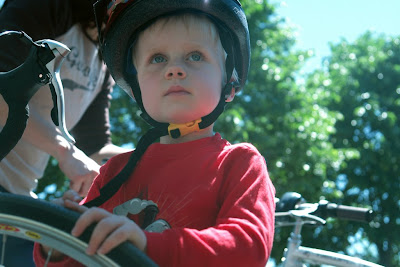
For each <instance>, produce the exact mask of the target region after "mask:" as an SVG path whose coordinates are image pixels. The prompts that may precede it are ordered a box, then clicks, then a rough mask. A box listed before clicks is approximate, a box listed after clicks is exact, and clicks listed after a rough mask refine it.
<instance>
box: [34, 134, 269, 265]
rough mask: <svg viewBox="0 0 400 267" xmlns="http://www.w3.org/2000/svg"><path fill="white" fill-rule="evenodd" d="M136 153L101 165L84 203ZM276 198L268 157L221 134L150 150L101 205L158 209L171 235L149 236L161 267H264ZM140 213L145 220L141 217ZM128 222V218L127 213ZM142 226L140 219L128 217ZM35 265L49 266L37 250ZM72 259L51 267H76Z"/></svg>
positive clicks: (149, 251)
mask: <svg viewBox="0 0 400 267" xmlns="http://www.w3.org/2000/svg"><path fill="white" fill-rule="evenodd" d="M129 156H130V153H126V154H122V155H119V156H116V157H114V158H112V159H111V160H110V161H109V162H107V164H106V165H105V166H103V167H102V169H101V172H100V175H99V176H98V177H97V178H96V180H95V182H94V184H93V185H92V187H91V189H90V191H89V194H88V196H87V198H86V199H85V200H84V201H85V202H87V201H89V200H91V199H94V198H95V197H97V196H98V195H99V189H100V188H101V187H103V186H104V185H105V184H106V183H107V182H108V181H109V180H110V179H112V178H113V177H114V176H115V175H116V174H117V173H118V172H119V171H120V170H121V169H122V168H123V166H125V164H126V162H127V161H128V158H129ZM274 193H275V189H274V187H273V185H272V183H271V181H270V179H269V176H268V172H267V167H266V163H265V160H264V158H263V157H262V156H261V155H260V154H259V152H258V151H257V150H256V148H255V147H254V146H252V145H251V144H247V143H242V144H235V145H231V144H229V143H228V142H227V141H226V140H224V139H222V138H221V136H220V135H219V134H216V135H215V136H213V137H209V138H203V139H200V140H196V141H192V142H187V143H181V144H173V145H165V144H159V143H157V144H153V145H151V146H150V147H149V148H148V150H147V151H146V153H145V154H144V156H143V157H142V159H141V160H140V162H139V165H138V166H137V168H136V170H135V172H134V173H133V174H132V175H131V177H130V178H129V180H128V181H127V182H126V183H125V184H124V185H123V186H122V187H121V188H120V189H119V191H118V192H117V193H116V194H115V195H114V196H113V197H112V198H111V199H109V200H108V201H107V202H106V203H104V204H103V205H102V206H101V207H102V208H104V209H106V210H108V211H110V212H113V209H114V208H115V207H117V206H120V205H121V204H123V203H125V202H127V201H128V200H131V199H134V198H139V199H144V200H151V201H153V202H154V203H156V204H157V206H158V208H159V213H158V214H157V217H156V220H157V219H164V220H165V221H167V222H168V223H169V225H170V226H171V229H167V230H165V231H163V232H162V233H154V232H146V231H145V233H146V236H147V255H148V256H149V257H150V258H152V259H153V260H154V261H155V262H156V263H157V264H159V265H160V266H174V267H176V266H252V267H256V266H265V264H266V261H267V259H268V257H269V254H270V252H271V248H272V242H273V233H274V209H275V204H274ZM139 215H140V214H139ZM128 216H130V215H128ZM130 217H131V218H132V219H134V220H135V222H137V223H138V224H139V225H140V224H141V222H140V219H139V218H140V216H130ZM34 256H35V261H36V263H37V264H38V265H40V263H41V262H44V259H43V258H42V257H41V255H40V252H39V251H38V248H37V247H36V250H35V253H34ZM76 264H77V263H76V262H74V263H73V262H72V259H66V260H65V261H63V262H59V263H55V264H51V265H49V266H76Z"/></svg>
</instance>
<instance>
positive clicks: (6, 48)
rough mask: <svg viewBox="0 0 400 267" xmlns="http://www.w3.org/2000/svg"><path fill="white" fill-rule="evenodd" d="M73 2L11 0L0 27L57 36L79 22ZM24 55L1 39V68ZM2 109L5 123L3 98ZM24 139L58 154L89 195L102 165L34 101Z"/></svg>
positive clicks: (78, 188)
mask: <svg viewBox="0 0 400 267" xmlns="http://www.w3.org/2000/svg"><path fill="white" fill-rule="evenodd" d="M70 2H73V1H66V0H51V1H50V0H35V1H31V0H8V1H7V2H6V4H5V6H3V8H2V9H1V11H0V29H1V30H23V31H25V32H26V33H27V34H28V35H30V36H31V37H32V39H33V40H38V39H45V38H50V39H52V38H55V37H56V36H58V35H61V34H63V33H64V32H66V31H67V30H68V29H69V27H71V26H72V25H73V24H74V23H75V22H76V21H75V20H76V17H74V16H73V15H72V10H71V5H70ZM83 2H84V1H83ZM21 49H22V48H21ZM22 54H23V53H21V50H20V47H18V46H15V45H14V44H9V43H6V42H0V71H4V70H10V69H12V68H13V67H16V66H17V65H18V64H19V63H20V62H21V56H20V55H22ZM16 90H18V88H16ZM0 109H1V110H0V111H1V112H0V124H2V125H4V123H5V120H6V118H7V115H8V110H7V107H6V104H5V102H4V100H3V99H2V98H0ZM22 139H24V140H25V141H26V142H29V143H31V144H33V145H34V146H36V147H37V148H38V149H40V150H42V151H44V152H46V153H48V154H49V155H52V156H53V157H55V158H56V159H57V160H58V162H59V166H60V169H61V170H62V171H63V172H64V173H65V175H66V176H67V177H68V178H69V179H70V180H71V188H72V189H74V190H76V191H77V192H79V193H80V194H81V195H85V194H86V192H87V190H88V189H89V187H90V184H91V182H92V180H93V178H94V177H95V176H96V175H97V174H98V171H99V165H98V164H97V163H96V162H94V161H93V160H92V159H90V158H89V157H88V156H86V155H85V153H83V152H82V151H81V150H79V149H78V148H77V147H76V146H74V145H72V144H69V143H68V142H67V140H65V138H64V137H63V136H62V134H61V132H60V131H59V130H58V129H57V128H56V127H55V125H54V124H53V123H52V121H51V120H49V119H48V118H43V116H42V115H41V114H40V112H39V111H38V109H37V107H36V106H35V105H33V104H32V105H30V118H29V120H28V125H27V128H26V130H25V132H24V134H23V136H22Z"/></svg>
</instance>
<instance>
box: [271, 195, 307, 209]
mask: <svg viewBox="0 0 400 267" xmlns="http://www.w3.org/2000/svg"><path fill="white" fill-rule="evenodd" d="M302 202H304V199H303V197H302V196H301V195H300V194H299V193H297V192H286V193H284V194H283V196H282V197H281V198H280V199H279V201H278V202H277V203H276V208H275V211H276V212H285V211H289V210H294V209H295V208H296V205H298V204H300V203H302Z"/></svg>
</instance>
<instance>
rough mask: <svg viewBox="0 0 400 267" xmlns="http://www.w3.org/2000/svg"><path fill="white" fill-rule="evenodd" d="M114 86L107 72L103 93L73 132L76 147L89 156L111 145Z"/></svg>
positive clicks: (98, 96) (97, 97) (91, 105)
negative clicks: (110, 111) (111, 110)
mask: <svg viewBox="0 0 400 267" xmlns="http://www.w3.org/2000/svg"><path fill="white" fill-rule="evenodd" d="M113 85H114V81H113V80H112V78H111V75H110V74H109V72H108V71H107V74H106V78H105V80H104V84H103V87H102V90H101V92H100V93H99V94H98V95H97V96H96V98H95V99H94V100H93V102H92V103H91V104H90V106H89V107H88V109H87V110H86V112H85V114H83V116H82V118H81V119H80V120H79V122H78V124H77V125H76V126H75V127H74V129H72V131H71V133H72V135H73V136H74V138H75V140H76V144H75V145H76V146H77V147H78V148H79V149H81V150H82V151H83V152H85V153H86V154H87V155H89V156H90V155H92V154H93V153H95V152H97V151H99V150H100V149H101V148H103V147H104V146H106V145H108V144H111V132H110V118H109V108H110V99H111V91H112V86H113Z"/></svg>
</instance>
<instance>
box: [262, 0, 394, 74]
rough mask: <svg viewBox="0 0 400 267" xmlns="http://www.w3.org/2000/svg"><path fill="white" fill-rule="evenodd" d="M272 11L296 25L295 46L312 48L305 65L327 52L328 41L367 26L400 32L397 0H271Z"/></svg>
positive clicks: (348, 36)
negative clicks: (273, 4) (312, 51)
mask: <svg viewBox="0 0 400 267" xmlns="http://www.w3.org/2000/svg"><path fill="white" fill-rule="evenodd" d="M270 2H271V3H276V4H277V9H276V12H277V14H278V15H279V16H282V17H285V18H286V19H287V21H288V23H290V24H291V25H294V26H297V28H298V29H297V37H296V39H297V48H299V49H302V50H308V49H314V51H315V56H316V57H315V58H314V59H312V60H311V61H310V62H309V64H308V66H307V68H306V69H312V68H313V65H315V64H317V65H320V62H321V59H322V57H324V56H327V55H329V54H330V50H329V46H328V42H333V43H338V42H339V41H340V37H344V38H345V39H346V40H347V41H349V42H352V41H354V40H355V39H356V38H357V37H358V36H360V35H361V34H362V33H364V32H365V31H367V30H372V31H373V32H377V33H385V34H387V35H391V36H400V15H399V11H400V0H271V1H270Z"/></svg>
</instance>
